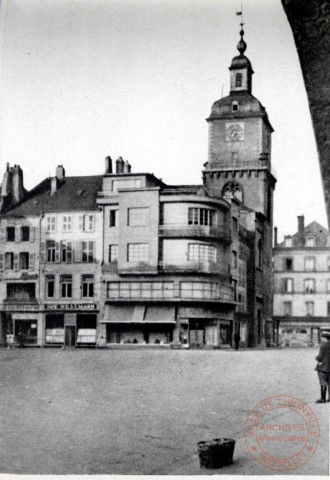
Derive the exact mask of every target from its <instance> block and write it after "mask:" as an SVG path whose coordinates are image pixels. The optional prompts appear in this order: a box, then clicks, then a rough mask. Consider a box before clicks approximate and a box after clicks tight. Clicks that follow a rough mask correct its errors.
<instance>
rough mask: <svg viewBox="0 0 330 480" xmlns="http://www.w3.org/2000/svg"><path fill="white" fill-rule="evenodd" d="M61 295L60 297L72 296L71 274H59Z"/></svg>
mask: <svg viewBox="0 0 330 480" xmlns="http://www.w3.org/2000/svg"><path fill="white" fill-rule="evenodd" d="M61 297H62V298H71V297H72V276H71V275H61Z"/></svg>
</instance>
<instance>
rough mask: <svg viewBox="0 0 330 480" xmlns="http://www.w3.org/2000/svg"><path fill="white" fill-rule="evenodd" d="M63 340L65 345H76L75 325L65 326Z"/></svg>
mask: <svg viewBox="0 0 330 480" xmlns="http://www.w3.org/2000/svg"><path fill="white" fill-rule="evenodd" d="M64 341H65V346H66V347H75V345H76V327H72V326H71V325H66V326H65V335H64Z"/></svg>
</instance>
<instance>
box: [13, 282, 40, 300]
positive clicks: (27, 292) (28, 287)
mask: <svg viewBox="0 0 330 480" xmlns="http://www.w3.org/2000/svg"><path fill="white" fill-rule="evenodd" d="M35 297H36V286H35V283H7V300H15V301H20V302H28V301H30V300H35Z"/></svg>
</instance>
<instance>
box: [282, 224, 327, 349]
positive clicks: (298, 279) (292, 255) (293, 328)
mask: <svg viewBox="0 0 330 480" xmlns="http://www.w3.org/2000/svg"><path fill="white" fill-rule="evenodd" d="M276 236H277V234H276V235H275V238H276ZM329 316H330V253H329V242H328V231H327V229H326V228H324V227H322V225H320V224H319V223H317V222H312V223H310V224H309V225H307V226H306V227H305V225H304V216H299V217H298V232H297V233H296V234H294V235H286V236H285V237H284V241H283V242H282V243H279V244H278V243H277V242H276V243H275V248H274V320H275V322H276V324H277V331H278V343H279V344H280V345H282V346H315V345H318V344H319V343H320V341H321V335H322V332H323V331H325V330H326V331H328V330H330V320H329Z"/></svg>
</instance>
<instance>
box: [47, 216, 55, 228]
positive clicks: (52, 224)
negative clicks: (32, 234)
mask: <svg viewBox="0 0 330 480" xmlns="http://www.w3.org/2000/svg"><path fill="white" fill-rule="evenodd" d="M46 231H47V232H56V217H53V216H52V217H46Z"/></svg>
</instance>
